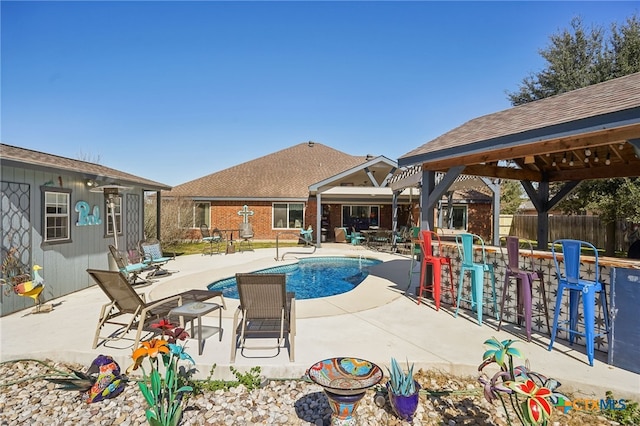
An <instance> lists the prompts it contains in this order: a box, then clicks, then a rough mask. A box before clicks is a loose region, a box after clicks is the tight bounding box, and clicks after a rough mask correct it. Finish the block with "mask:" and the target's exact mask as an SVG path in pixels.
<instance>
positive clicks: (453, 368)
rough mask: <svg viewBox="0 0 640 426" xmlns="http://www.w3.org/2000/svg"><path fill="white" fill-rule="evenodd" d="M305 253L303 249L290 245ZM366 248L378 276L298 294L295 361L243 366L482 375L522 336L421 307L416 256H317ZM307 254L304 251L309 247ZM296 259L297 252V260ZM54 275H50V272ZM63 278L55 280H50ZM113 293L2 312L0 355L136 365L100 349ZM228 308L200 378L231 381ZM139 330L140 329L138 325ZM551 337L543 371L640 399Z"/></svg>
mask: <svg viewBox="0 0 640 426" xmlns="http://www.w3.org/2000/svg"><path fill="white" fill-rule="evenodd" d="M292 250H296V251H304V250H298V249H296V248H289V249H284V250H282V249H281V252H280V254H282V253H283V252H284V251H292ZM332 255H347V256H361V255H362V256H365V257H372V258H377V259H380V260H382V261H383V263H382V264H380V265H377V266H375V267H373V268H372V273H371V275H370V276H369V277H368V278H367V279H366V280H365V281H364V282H363V283H362V284H360V285H359V286H358V287H356V288H355V289H354V290H352V291H351V292H349V293H346V294H342V295H338V296H332V297H327V298H323V299H316V300H298V301H297V302H296V311H297V335H296V339H295V349H296V353H295V362H289V358H288V351H287V349H286V348H285V349H282V350H281V351H280V352H279V353H277V351H275V350H272V351H255V350H254V351H251V352H249V351H246V352H245V353H244V354H242V353H240V352H238V354H237V358H236V362H235V363H234V364H233V366H234V367H236V368H237V369H239V370H240V371H246V370H249V368H251V367H253V366H259V367H260V368H261V371H262V374H264V375H265V376H267V377H269V378H299V377H301V376H303V375H304V374H305V371H306V369H307V368H308V367H309V366H311V365H312V364H314V363H315V362H317V361H319V360H322V359H325V358H330V357H335V356H354V357H359V358H364V359H367V360H370V361H372V362H374V363H376V364H378V365H380V366H381V367H383V370H384V371H385V373H386V368H385V366H387V365H389V363H390V359H391V357H395V358H397V359H398V360H399V361H400V360H401V361H404V360H405V359H408V361H409V362H414V363H415V364H416V368H423V369H427V368H428V369H438V370H440V371H443V372H449V373H454V374H456V375H472V376H477V367H478V365H479V364H480V362H481V361H482V353H483V352H484V350H485V348H484V345H483V342H484V341H485V340H486V339H488V338H491V337H492V336H495V337H497V338H498V339H500V340H503V339H514V338H516V339H522V334H521V330H519V329H517V327H516V326H513V325H507V327H503V330H502V331H500V332H498V331H497V327H496V326H497V324H496V322H495V320H493V319H491V318H486V317H485V318H486V320H485V322H484V323H483V325H482V326H478V324H477V322H476V320H475V318H474V317H471V316H469V315H468V314H469V312H466V311H462V310H461V314H460V315H459V317H458V318H454V316H453V313H454V312H453V310H452V309H451V308H450V306H449V305H447V304H445V303H443V304H442V306H441V309H440V311H436V310H435V308H434V307H433V304H432V303H431V301H429V300H427V301H425V303H422V304H421V305H417V304H416V301H415V298H414V297H413V295H412V294H411V292H412V291H413V289H414V287H415V282H417V275H415V276H414V277H413V279H414V284H413V285H411V286H410V287H409V288H410V291H409V292H407V293H406V294H405V290H406V289H407V288H408V279H409V268H410V260H409V258H407V257H404V256H400V255H395V254H388V253H382V252H375V251H370V250H367V249H366V248H364V247H355V246H351V245H347V244H323V247H322V248H321V249H318V250H317V251H316V253H315V254H314V256H332ZM299 256H300V257H304V256H303V255H299ZM274 257H275V249H259V250H255V251H253V252H243V253H235V254H231V255H223V254H220V255H213V256H202V255H189V256H179V257H177V258H176V259H175V260H173V261H171V262H170V263H169V264H168V265H167V267H168V269H170V270H176V271H178V272H176V273H174V274H172V275H171V276H168V277H164V278H160V279H158V281H157V282H155V283H153V284H152V285H149V286H146V287H140V288H139V291H140V292H144V293H146V295H147V297H148V298H149V299H151V300H155V299H159V298H161V297H164V296H168V295H171V294H175V293H179V292H181V291H184V290H187V289H192V288H200V289H202V288H204V287H205V286H206V285H207V284H209V283H211V282H213V281H216V280H218V279H221V278H226V277H229V276H233V275H234V274H235V273H236V272H249V271H254V270H258V269H263V268H267V267H270V266H275V265H281V264H283V262H276V261H275V260H274ZM291 261H295V259H293V258H292V260H288V261H287V262H291ZM45 280H46V276H45ZM47 285H51V286H54V285H55V283H47ZM107 301H108V299H107V297H106V296H105V295H104V294H103V293H102V291H101V290H100V289H99V288H98V287H97V286H94V287H91V288H89V289H86V290H82V291H79V292H77V293H73V294H70V295H67V296H64V297H61V298H59V299H55V300H48V301H47V303H48V304H53V310H52V311H51V312H47V313H40V314H32V313H31V312H32V309H28V310H24V311H21V312H17V313H14V314H11V315H8V316H5V317H3V318H1V319H0V343H1V353H0V360H1V361H7V360H14V359H22V358H36V359H41V360H44V359H51V360H55V361H68V362H78V363H81V364H83V365H89V364H90V362H91V361H92V360H93V359H94V358H95V357H96V356H97V355H98V354H109V355H111V356H113V357H114V358H115V359H116V360H117V361H118V362H119V363H120V365H121V366H123V368H125V367H126V366H128V365H129V364H130V360H131V358H130V356H131V352H132V346H131V345H132V342H131V341H128V340H120V341H114V342H110V343H107V344H106V345H100V346H98V348H97V349H92V348H91V344H92V341H93V335H94V332H95V327H96V323H97V320H98V315H99V312H100V307H101V305H103V304H104V303H106V302H107ZM226 303H227V310H226V311H224V312H223V319H222V326H223V330H224V332H223V336H222V341H221V342H220V341H218V336H217V335H215V336H213V337H210V338H209V339H207V340H206V342H205V345H204V352H203V354H202V355H201V356H198V355H197V353H198V351H197V348H196V346H197V344H196V341H195V340H188V341H187V342H188V343H187V350H188V352H189V353H190V354H191V355H192V356H193V358H194V360H195V361H196V367H197V369H198V371H199V374H198V376H199V377H201V378H204V377H207V376H208V374H209V371H210V370H211V367H212V366H213V365H216V368H215V373H214V378H222V379H228V378H232V377H233V375H232V374H231V372H230V370H229V368H228V367H229V365H230V362H229V355H230V351H231V344H232V342H231V340H232V333H231V324H232V317H233V313H234V311H235V309H236V307H237V304H238V303H237V301H236V300H233V299H229V298H227V299H226ZM217 321H218V317H217V313H215V312H214V313H212V314H210V315H209V316H207V317H205V318H203V323H204V324H205V325H212V326H213V325H217ZM132 334H133V333H132ZM548 342H549V338H548V336H546V335H541V334H536V333H534V335H533V339H532V342H530V343H527V342H526V341H522V342H521V343H519V344H518V346H517V347H518V348H520V350H521V351H522V352H523V353H524V355H525V356H526V357H527V358H528V359H529V362H530V367H531V369H532V370H534V371H538V372H540V373H543V374H545V375H546V376H548V377H554V378H556V379H557V380H559V381H560V382H561V383H562V390H564V391H566V392H573V393H574V394H576V395H582V396H581V397H583V398H591V399H600V398H604V395H605V391H607V390H611V391H613V392H614V394H615V395H616V397H619V398H628V399H634V400H638V399H640V375H638V374H634V373H631V372H629V371H626V370H622V369H619V368H616V367H613V366H610V365H607V364H606V354H605V353H600V352H597V353H596V357H597V359H596V361H595V365H594V366H593V367H590V366H589V365H588V362H587V357H586V355H585V353H584V347H582V346H575V348H572V347H569V346H568V344H567V343H566V342H564V341H556V344H555V346H554V349H553V351H551V352H549V351H547V345H548Z"/></svg>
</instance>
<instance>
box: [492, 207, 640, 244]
mask: <svg viewBox="0 0 640 426" xmlns="http://www.w3.org/2000/svg"><path fill="white" fill-rule="evenodd" d="M629 226H630V224H629V223H628V222H626V221H618V222H617V223H616V245H615V250H616V251H627V249H628V248H629V244H628V242H626V241H625V235H626V234H627V232H628V227H629ZM537 233H538V216H535V215H500V235H517V236H518V237H520V238H527V239H530V240H536V239H537ZM561 238H571V239H576V240H583V241H589V242H590V243H592V244H593V245H595V246H596V247H598V248H604V247H605V244H606V241H607V235H606V232H605V225H604V224H603V223H602V221H601V220H600V218H599V217H598V216H549V241H550V242H551V241H555V240H558V239H561Z"/></svg>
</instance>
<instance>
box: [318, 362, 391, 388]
mask: <svg viewBox="0 0 640 426" xmlns="http://www.w3.org/2000/svg"><path fill="white" fill-rule="evenodd" d="M307 375H308V376H309V378H310V379H311V380H312V381H313V382H315V383H317V384H319V385H320V386H322V387H323V388H324V389H325V391H328V392H331V393H333V394H337V395H356V394H362V393H364V392H365V391H366V390H367V389H368V388H370V387H372V386H374V385H376V384H378V382H380V380H382V376H383V374H382V370H381V369H380V367H378V366H377V365H376V364H374V363H372V362H371V361H367V360H364V359H359V358H347V357H345V358H342V357H339V358H329V359H325V360H322V361H318V362H316V363H315V364H313V365H312V366H311V367H309V370H308V371H307Z"/></svg>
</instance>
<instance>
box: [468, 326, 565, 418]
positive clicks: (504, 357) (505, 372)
mask: <svg viewBox="0 0 640 426" xmlns="http://www.w3.org/2000/svg"><path fill="white" fill-rule="evenodd" d="M515 342H516V340H503V341H499V340H497V339H496V338H495V337H494V338H491V339H489V340H487V341H485V342H484V344H485V345H487V346H488V349H487V350H486V351H485V352H484V355H483V356H482V364H480V366H479V367H478V371H480V372H481V373H482V375H481V376H480V377H479V378H478V381H479V382H480V383H482V385H483V386H484V397H485V399H486V400H487V401H489V402H490V403H493V402H494V401H495V400H496V399H499V400H500V402H501V403H502V405H503V407H504V409H505V412H506V413H507V422H508V424H509V425H511V424H513V423H512V419H511V417H510V415H509V410H507V405H506V404H507V401H508V402H509V403H510V405H511V408H512V409H513V412H514V413H515V415H516V417H517V419H518V421H519V423H520V424H522V425H527V426H528V425H546V424H547V421H548V420H549V418H550V416H551V412H552V408H553V406H554V405H558V404H560V405H564V403H565V401H568V400H569V399H568V398H567V397H566V396H565V395H563V394H561V393H558V392H556V390H555V389H556V388H557V387H559V386H560V383H559V382H558V381H556V380H554V379H548V378H546V377H545V376H543V375H542V374H539V373H535V372H533V371H529V369H528V368H527V367H525V366H522V365H520V366H514V363H513V358H523V356H522V353H521V352H520V351H519V350H518V349H517V348H514V347H513V346H512V345H513V344H514V343H515ZM491 364H497V365H498V366H499V368H500V369H499V370H498V372H496V373H495V374H494V375H493V376H492V377H491V378H490V377H489V376H488V375H487V374H486V373H485V372H484V369H485V368H486V367H487V366H489V365H491Z"/></svg>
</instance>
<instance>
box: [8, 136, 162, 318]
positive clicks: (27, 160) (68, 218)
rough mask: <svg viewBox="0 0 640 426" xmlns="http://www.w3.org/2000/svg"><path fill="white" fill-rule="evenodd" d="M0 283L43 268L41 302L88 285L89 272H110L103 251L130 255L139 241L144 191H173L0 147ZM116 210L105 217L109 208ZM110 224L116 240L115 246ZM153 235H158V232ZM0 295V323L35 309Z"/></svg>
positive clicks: (96, 168) (128, 176)
mask: <svg viewBox="0 0 640 426" xmlns="http://www.w3.org/2000/svg"><path fill="white" fill-rule="evenodd" d="M0 167H1V179H0V187H1V191H0V209H1V218H2V227H1V229H0V237H1V243H0V244H1V246H0V249H1V253H0V254H1V256H2V265H3V266H6V265H8V264H11V263H13V267H12V268H11V271H9V270H8V268H7V267H3V271H1V273H2V279H4V280H5V281H6V282H10V279H9V278H10V277H9V275H13V274H15V273H16V271H19V272H20V273H30V271H31V268H32V265H36V264H37V265H39V266H41V267H42V271H41V274H42V276H43V278H44V281H45V290H44V298H45V299H51V298H54V297H60V296H63V295H65V294H69V293H72V292H75V291H78V290H81V289H84V288H86V287H89V286H90V285H93V282H92V281H90V279H89V276H88V274H87V273H86V272H85V270H86V269H87V268H98V269H108V268H109V267H110V266H111V265H110V263H109V258H108V255H107V253H108V252H109V249H108V245H109V244H114V243H115V244H116V245H117V246H118V247H119V249H121V250H128V249H134V248H136V246H137V244H138V242H139V241H140V240H141V239H143V235H144V229H143V223H144V222H143V214H144V197H145V191H155V192H156V193H158V194H159V193H160V191H162V190H168V189H170V188H171V187H170V186H167V185H164V184H162V183H158V182H154V181H151V180H148V179H144V178H141V177H138V176H134V175H131V174H129V173H125V172H121V171H118V170H115V169H111V168H109V167H105V166H102V165H99V164H94V163H90V162H86V161H80V160H73V159H70V158H65V157H60V156H57V155H53V154H47V153H43V152H39V151H32V150H29V149H24V148H19V147H16V146H11V145H6V144H0ZM111 203H112V205H113V206H114V207H115V208H114V209H113V210H112V211H110V210H109V208H108V207H109V204H111ZM114 223H115V224H116V236H117V239H115V240H114V226H113V225H114ZM158 229H159V227H158ZM4 287H5V285H3V289H2V290H3V291H2V293H0V294H1V296H0V297H1V298H2V299H1V303H0V308H1V311H0V316H2V315H6V314H9V313H11V312H15V311H18V310H21V309H24V308H28V307H30V306H32V305H33V300H31V299H29V298H27V297H19V296H17V295H15V294H14V293H13V292H12V291H5V290H7V288H4Z"/></svg>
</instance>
